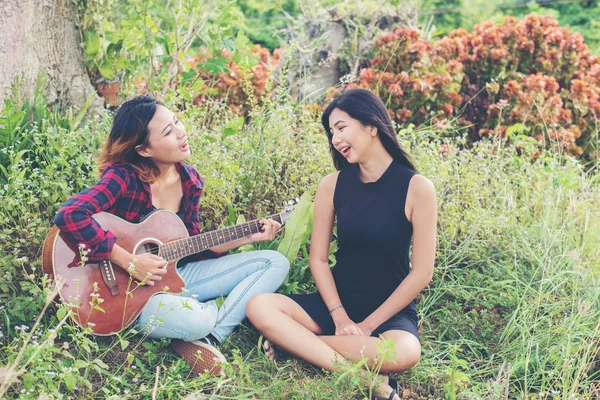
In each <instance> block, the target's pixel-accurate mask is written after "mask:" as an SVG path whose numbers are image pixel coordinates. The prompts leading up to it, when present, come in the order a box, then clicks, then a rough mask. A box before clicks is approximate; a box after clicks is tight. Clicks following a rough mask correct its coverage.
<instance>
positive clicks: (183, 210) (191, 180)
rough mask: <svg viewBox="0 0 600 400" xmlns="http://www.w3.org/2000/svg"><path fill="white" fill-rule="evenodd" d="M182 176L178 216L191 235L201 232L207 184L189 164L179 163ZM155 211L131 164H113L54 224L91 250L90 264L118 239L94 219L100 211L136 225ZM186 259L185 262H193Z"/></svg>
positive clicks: (147, 186)
mask: <svg viewBox="0 0 600 400" xmlns="http://www.w3.org/2000/svg"><path fill="white" fill-rule="evenodd" d="M176 167H177V170H178V171H179V174H180V175H181V183H182V186H183V199H182V201H181V206H180V209H179V212H177V215H178V216H179V218H181V220H182V221H183V223H184V224H185V226H186V228H187V230H188V233H189V234H190V236H192V235H197V234H199V233H200V217H199V216H198V206H199V204H200V196H201V195H202V189H203V187H204V182H203V180H202V177H201V176H200V174H198V171H196V169H195V168H194V167H192V166H190V165H186V164H181V163H178V164H176ZM153 210H155V208H154V206H153V205H152V197H151V192H150V184H149V183H148V182H143V181H142V180H141V179H140V178H139V177H138V174H137V172H136V171H135V169H133V167H132V166H131V165H129V164H126V163H119V164H110V165H108V166H107V167H106V170H105V171H104V173H103V174H102V178H100V182H98V183H97V184H95V185H94V186H91V187H89V188H87V189H86V190H84V191H83V192H81V193H79V194H76V195H75V196H73V197H71V198H70V199H69V200H67V202H66V203H65V204H63V206H62V207H61V208H60V210H59V211H58V213H57V214H56V217H55V218H54V223H55V224H56V226H57V227H58V228H59V229H60V231H61V232H62V233H63V234H64V235H65V236H66V237H67V239H69V240H70V241H71V242H72V243H73V244H79V243H83V244H85V245H86V247H87V248H89V249H90V253H89V254H88V258H89V260H90V261H102V260H104V259H106V258H107V257H108V255H109V254H110V253H111V252H112V248H113V246H114V244H115V242H116V239H117V238H116V237H115V236H114V235H113V234H112V232H110V231H105V230H104V229H102V227H101V226H100V225H99V224H98V223H97V222H96V221H95V220H94V219H93V218H92V215H94V214H97V213H99V212H100V211H106V212H109V213H111V214H114V215H116V216H118V217H121V218H123V219H124V220H126V221H129V222H134V223H137V222H139V221H140V220H141V219H142V218H143V217H144V216H146V215H148V214H149V213H150V212H152V211H153ZM216 256H218V254H216V253H214V252H211V251H205V252H202V253H200V254H196V255H195V256H193V257H191V260H204V259H207V258H214V257H216ZM191 260H190V258H186V261H191Z"/></svg>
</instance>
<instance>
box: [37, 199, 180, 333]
mask: <svg viewBox="0 0 600 400" xmlns="http://www.w3.org/2000/svg"><path fill="white" fill-rule="evenodd" d="M93 218H94V219H95V220H96V221H97V222H98V223H99V224H100V226H102V228H103V229H105V230H110V231H111V232H112V233H113V234H114V235H115V236H116V237H117V242H116V243H117V244H118V245H119V246H121V247H123V248H124V249H125V250H127V251H128V252H130V253H132V254H141V253H145V252H154V253H155V254H156V253H157V251H158V246H160V245H162V244H164V243H169V242H172V241H174V240H178V239H184V238H187V237H189V235H188V231H187V229H186V227H185V225H184V224H183V222H182V221H181V219H180V218H179V217H178V216H177V215H176V214H175V213H173V212H171V211H166V210H158V211H154V212H153V213H151V214H149V215H148V216H147V218H146V219H144V220H143V221H142V222H140V223H138V224H133V223H130V222H127V221H125V220H123V219H121V218H119V217H117V216H115V215H112V214H109V213H105V212H101V213H98V214H95V215H94V216H93ZM42 253H43V254H42V265H43V268H44V272H45V273H47V274H48V275H49V276H51V277H53V279H55V281H56V282H59V283H62V286H61V285H60V284H59V287H60V290H59V295H60V297H61V299H62V300H63V302H65V303H67V304H70V305H72V306H71V309H72V311H73V318H74V320H75V322H76V323H77V324H79V325H81V326H82V327H88V326H89V327H91V329H92V331H93V332H94V333H95V334H97V335H111V334H114V333H117V332H120V331H122V330H123V329H125V328H126V327H128V326H129V325H131V324H132V323H133V322H134V321H135V320H136V318H137V317H138V316H139V315H140V313H141V311H142V309H143V308H144V306H145V305H146V303H147V301H148V300H149V299H150V298H151V297H152V296H154V295H155V294H157V293H161V292H162V293H164V292H170V293H181V292H182V290H183V289H184V283H183V279H182V278H181V276H179V274H178V273H177V268H176V265H177V261H178V260H179V259H176V260H171V261H169V263H168V266H167V274H166V275H163V277H162V280H160V281H158V282H155V285H154V286H148V285H139V282H138V281H137V280H135V279H133V278H131V277H130V276H129V273H128V272H127V270H126V269H127V267H128V266H125V269H123V268H121V267H120V266H118V265H115V264H112V263H111V262H109V261H108V260H105V261H103V262H100V263H89V262H88V263H86V264H85V265H84V266H81V263H80V250H79V248H78V247H77V243H70V242H69V241H68V240H67V239H66V238H65V237H64V236H63V235H62V234H61V233H60V232H59V230H58V228H56V227H53V228H52V230H51V231H50V233H49V234H48V236H47V237H46V240H45V242H44V248H43V251H42ZM102 269H104V270H105V271H104V275H103V271H102ZM115 281H116V283H117V284H116V285H114V282H115ZM111 286H112V289H111ZM115 286H116V290H115ZM117 292H118V293H117Z"/></svg>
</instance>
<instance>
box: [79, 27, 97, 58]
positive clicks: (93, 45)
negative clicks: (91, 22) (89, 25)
mask: <svg viewBox="0 0 600 400" xmlns="http://www.w3.org/2000/svg"><path fill="white" fill-rule="evenodd" d="M83 39H84V41H85V54H87V55H89V56H95V55H96V54H98V51H99V50H100V38H99V37H98V35H97V34H96V32H94V31H92V30H90V31H85V32H83Z"/></svg>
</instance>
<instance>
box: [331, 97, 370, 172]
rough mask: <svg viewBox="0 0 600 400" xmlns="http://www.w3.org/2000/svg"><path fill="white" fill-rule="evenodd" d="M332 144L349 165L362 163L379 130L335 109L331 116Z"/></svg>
mask: <svg viewBox="0 0 600 400" xmlns="http://www.w3.org/2000/svg"><path fill="white" fill-rule="evenodd" d="M329 126H330V131H331V143H332V144H333V146H334V147H335V149H336V150H337V151H338V152H339V153H340V154H341V155H342V156H344V157H345V158H346V160H348V162H349V163H357V162H361V161H362V160H363V159H364V158H365V155H366V154H367V153H368V150H369V148H370V146H371V144H372V143H373V140H374V139H375V138H376V137H377V129H376V128H374V127H372V126H364V125H363V124H362V123H361V122H360V121H358V120H356V119H354V118H352V117H350V115H348V113H346V112H345V111H342V110H340V109H339V108H335V109H334V110H333V111H332V112H331V114H330V115H329Z"/></svg>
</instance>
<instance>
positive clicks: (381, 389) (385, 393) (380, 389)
mask: <svg viewBox="0 0 600 400" xmlns="http://www.w3.org/2000/svg"><path fill="white" fill-rule="evenodd" d="M383 377H384V378H385V381H384V382H383V383H381V384H380V385H378V386H376V387H375V388H373V397H377V398H381V399H386V400H387V399H389V398H390V394H392V390H393V389H392V387H391V386H390V385H389V383H388V382H389V377H388V376H387V375H383ZM392 399H393V400H400V396H398V394H397V393H396V394H395V395H394V397H392Z"/></svg>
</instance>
